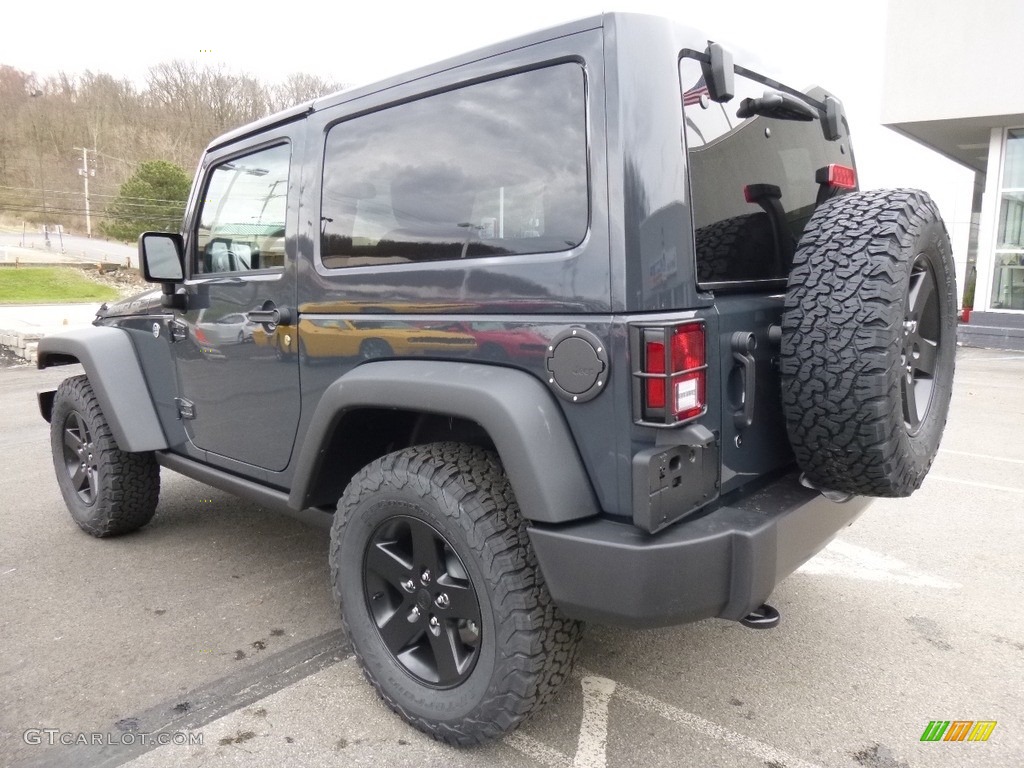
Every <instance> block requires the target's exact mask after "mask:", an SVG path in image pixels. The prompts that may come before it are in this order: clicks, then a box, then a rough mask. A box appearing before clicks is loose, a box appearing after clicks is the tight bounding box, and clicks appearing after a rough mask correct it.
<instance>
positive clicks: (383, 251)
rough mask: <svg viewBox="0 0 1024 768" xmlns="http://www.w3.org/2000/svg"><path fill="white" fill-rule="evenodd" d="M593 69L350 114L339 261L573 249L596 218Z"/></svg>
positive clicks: (561, 69) (327, 246)
mask: <svg viewBox="0 0 1024 768" xmlns="http://www.w3.org/2000/svg"><path fill="white" fill-rule="evenodd" d="M585 92H586V91H585V84H584V76H583V68H582V67H580V66H579V65H578V64H560V65H557V66H552V67H546V68H544V69H537V70H533V71H530V72H522V73H518V74H514V75H510V76H507V77H502V78H499V79H496V80H491V81H487V82H483V83H476V84H474V85H470V86H466V87H463V88H459V89H456V90H452V91H447V92H444V93H439V94H435V95H432V96H428V97H426V98H422V99H419V100H417V101H412V102H408V103H405V104H400V105H397V106H394V107H390V108H388V109H384V110H381V111H379V112H374V113H371V114H368V115H364V116H361V117H356V118H354V119H352V120H348V121H346V122H342V123H339V124H338V125H336V126H334V127H333V128H331V130H330V132H329V133H328V134H327V141H326V146H325V151H324V176H323V198H322V216H321V248H320V253H321V259H322V261H323V263H324V265H325V266H326V267H328V268H339V267H356V266H366V265H372V266H378V265H382V264H402V263H409V262H424V261H437V260H445V259H472V258H480V257H485V256H502V255H511V254H526V253H547V252H552V251H565V250H569V249H571V248H574V247H576V246H577V245H579V244H580V243H581V242H582V241H583V238H584V236H585V234H586V231H587V225H588V213H589V212H588V201H587V139H586V113H585V106H584V104H585Z"/></svg>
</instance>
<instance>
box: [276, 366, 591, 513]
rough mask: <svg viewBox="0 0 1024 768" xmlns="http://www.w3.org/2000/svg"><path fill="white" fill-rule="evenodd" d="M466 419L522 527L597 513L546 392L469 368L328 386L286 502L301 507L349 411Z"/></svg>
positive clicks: (411, 370) (516, 373)
mask: <svg viewBox="0 0 1024 768" xmlns="http://www.w3.org/2000/svg"><path fill="white" fill-rule="evenodd" d="M395 407H401V408H402V409H403V410H413V411H420V412H423V413H431V414H436V415H441V416H453V417H458V418H463V419H469V420H472V421H474V422H476V423H477V424H479V425H480V426H481V427H483V429H484V430H486V431H487V434H488V435H489V436H490V438H491V440H493V441H494V445H495V447H496V448H497V451H498V455H499V456H500V458H501V461H502V464H504V466H505V471H506V472H507V473H508V477H509V481H510V482H511V483H512V489H513V491H515V494H516V499H517V500H518V502H519V508H520V510H521V512H522V514H523V517H525V518H526V519H528V520H533V521H536V522H544V523H561V522H567V521H569V520H579V519H581V518H584V517H591V516H593V515H596V514H598V512H599V511H600V507H599V505H598V502H597V497H596V495H595V494H594V489H593V487H592V486H591V484H590V480H589V478H588V477H587V472H586V470H585V469H584V466H583V461H582V459H581V458H580V455H579V452H578V451H577V449H576V444H575V442H574V441H573V439H572V435H571V433H570V431H569V426H568V425H567V424H566V422H565V418H564V416H563V415H562V412H561V410H560V408H559V406H558V404H557V403H556V402H555V399H554V398H553V397H552V395H551V393H550V392H549V391H548V390H547V389H546V388H545V387H544V385H543V384H542V383H541V382H540V381H538V380H537V379H536V378H535V377H533V376H531V375H530V374H528V373H525V372H523V371H520V370H516V369H513V368H503V367H498V366H490V365H479V364H473V363H457V362H440V361H414V360H382V361H379V362H373V363H367V364H364V365H361V366H358V367H357V368H354V369H353V370H351V371H349V372H348V373H346V374H345V375H343V376H342V377H341V378H339V379H338V380H337V381H335V382H334V383H333V384H331V385H330V386H329V387H328V388H327V389H326V391H325V392H324V394H323V396H322V397H321V398H320V402H319V403H318V404H317V406H316V410H315V412H314V414H313V417H312V419H311V420H310V426H309V430H308V431H307V433H306V435H305V438H304V439H303V442H302V448H301V451H300V453H299V457H298V461H297V462H296V469H295V476H294V481H293V484H292V489H291V493H290V494H289V499H288V503H289V506H291V507H292V508H293V509H302V508H304V507H306V506H307V504H308V502H309V499H310V493H311V489H312V487H313V485H314V480H315V478H316V477H317V475H318V473H319V472H322V471H330V469H329V468H327V467H324V466H322V461H323V458H324V455H325V446H326V445H327V444H328V443H329V441H330V439H331V437H332V435H333V433H334V431H335V428H336V427H337V425H338V423H339V422H340V421H341V419H342V418H343V417H344V415H345V414H346V413H347V412H351V411H353V410H358V409H359V408H395Z"/></svg>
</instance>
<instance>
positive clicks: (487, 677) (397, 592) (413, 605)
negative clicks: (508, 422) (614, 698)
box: [331, 443, 580, 745]
mask: <svg viewBox="0 0 1024 768" xmlns="http://www.w3.org/2000/svg"><path fill="white" fill-rule="evenodd" d="M331 574H332V579H333V583H334V592H335V596H336V597H337V599H338V601H339V603H340V606H341V612H342V620H343V623H344V624H345V627H346V630H347V632H348V634H349V637H350V638H351V640H352V644H353V647H354V648H355V652H356V655H357V657H358V659H359V662H360V664H361V665H362V667H363V671H364V673H365V675H366V677H367V679H368V680H369V681H370V682H371V683H372V684H373V686H374V687H375V688H376V689H377V692H378V693H379V694H380V696H381V698H382V699H383V700H384V702H385V703H386V704H387V705H388V706H389V707H391V709H393V710H394V711H395V712H397V713H398V714H399V715H400V716H401V717H402V718H404V719H405V720H406V721H407V722H408V723H410V724H412V725H413V726H415V727H416V728H419V729H420V730H422V731H424V732H426V733H428V734H430V735H432V736H434V737H435V738H437V739H440V740H443V741H446V742H448V743H451V744H458V745H469V744H477V743H481V742H483V741H487V740H489V739H494V738H498V737H499V736H501V735H502V734H504V733H506V732H508V731H510V730H512V729H513V728H515V727H517V726H518V725H519V724H520V723H521V722H522V721H523V720H525V719H526V718H527V717H528V716H529V715H530V714H531V713H532V712H533V711H535V710H536V709H538V708H539V707H541V706H542V705H543V704H544V703H545V702H546V701H547V700H548V699H550V698H551V696H553V695H554V693H555V692H556V691H557V690H558V688H559V687H560V686H561V684H562V682H563V681H564V680H565V678H566V677H567V676H568V674H569V671H570V669H571V667H572V662H573V659H574V657H575V653H576V647H577V644H578V641H579V637H580V625H579V624H578V623H577V622H575V621H570V620H568V619H566V618H564V617H562V616H561V615H560V614H559V612H558V611H557V609H556V608H555V606H554V605H553V604H552V602H551V597H550V595H549V594H548V591H547V588H546V586H545V585H544V581H543V578H542V576H541V574H540V571H539V570H538V568H537V564H536V560H535V558H534V556H533V552H532V550H531V548H530V544H529V539H528V536H527V533H526V525H525V522H524V521H523V519H522V517H521V516H520V515H519V510H518V507H517V505H516V503H515V499H514V497H513V495H512V492H511V488H510V486H509V484H508V480H507V478H506V477H505V474H504V472H503V470H502V468H501V465H500V464H499V463H498V460H497V457H496V456H495V455H494V454H493V453H490V452H488V451H485V450H483V449H481V448H477V447H473V446H467V445H463V444H460V443H434V444H431V445H422V446H416V447H413V448H408V449H406V450H403V451H399V452H397V453H392V454H389V455H388V456H384V457H383V458H381V459H378V460H377V461H374V462H373V463H371V464H370V465H369V466H367V467H366V468H364V469H363V470H362V471H361V472H360V473H359V474H358V475H357V476H356V477H355V478H354V479H353V480H352V482H351V483H350V485H349V487H348V488H347V489H346V491H345V495H344V496H343V497H342V499H341V501H340V502H339V504H338V514H337V515H336V517H335V522H334V527H333V529H332V532H331Z"/></svg>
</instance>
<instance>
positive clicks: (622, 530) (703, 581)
mask: <svg viewBox="0 0 1024 768" xmlns="http://www.w3.org/2000/svg"><path fill="white" fill-rule="evenodd" d="M869 503H870V499H867V498H863V497H856V496H855V497H853V498H852V499H850V500H849V501H847V502H845V503H842V504H836V503H834V502H831V501H828V500H827V499H826V498H825V497H824V496H822V495H821V494H820V493H818V492H817V491H813V490H810V489H808V488H804V487H803V486H802V485H800V483H799V481H798V474H797V473H792V474H789V475H786V476H785V477H783V478H782V479H780V480H777V481H775V482H773V483H772V484H770V485H768V486H766V487H765V488H763V489H761V490H760V491H758V492H757V493H754V494H751V495H750V496H747V497H745V498H743V499H742V500H739V501H737V502H734V503H733V504H731V505H726V506H722V507H720V508H719V509H717V510H715V511H714V512H712V513H710V514H708V515H705V516H703V517H701V518H698V519H696V520H689V521H684V522H681V523H678V524H676V525H673V526H671V527H669V528H668V529H666V530H665V531H663V532H661V533H658V534H655V535H650V534H647V533H644V532H643V531H641V530H639V529H638V528H636V527H635V526H633V525H629V524H626V523H616V522H612V521H609V520H601V519H590V520H583V521H580V522H576V523H568V524H564V525H559V526H544V525H533V526H531V527H530V529H529V531H530V539H531V541H532V543H533V547H534V550H535V551H536V553H537V559H538V562H539V564H540V568H541V572H542V573H543V574H544V578H545V580H546V581H547V584H548V588H549V589H550V591H551V594H552V597H553V598H554V600H555V602H556V603H557V604H558V606H559V607H560V608H561V609H562V611H563V612H564V613H565V614H566V615H568V616H571V617H573V618H577V619H582V620H585V621H593V622H597V623H602V624H624V625H628V626H634V627H641V626H664V625H669V624H682V623H685V622H689V621H697V620H699V619H706V618H712V617H716V616H717V617H720V618H723V619H741V618H743V617H744V616H746V615H747V614H748V613H750V612H751V611H752V610H753V609H755V608H757V607H758V606H760V605H761V604H762V603H764V602H765V601H766V600H767V599H768V596H769V595H770V594H771V592H772V590H773V589H774V588H775V585H776V584H778V583H779V582H780V581H782V579H784V578H785V577H786V576H788V575H789V574H791V573H792V572H793V571H795V570H796V569H797V568H799V567H800V566H801V565H802V564H803V563H804V562H806V561H807V560H808V559H810V558H811V557H812V556H813V555H814V554H815V553H816V552H818V551H819V550H820V549H821V548H822V547H824V546H825V545H826V544H827V543H828V542H829V541H830V540H831V539H832V538H833V537H834V536H835V535H836V533H838V532H839V531H840V530H842V529H843V528H844V527H846V526H847V525H849V524H850V523H852V522H853V521H854V520H855V519H856V518H857V517H858V516H859V515H860V514H861V512H863V511H864V509H865V508H866V507H867V505H868V504H869Z"/></svg>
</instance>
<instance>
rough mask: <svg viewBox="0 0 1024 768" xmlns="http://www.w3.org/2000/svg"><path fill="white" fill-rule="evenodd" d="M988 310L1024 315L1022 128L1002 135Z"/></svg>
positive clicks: (1023, 145)
mask: <svg viewBox="0 0 1024 768" xmlns="http://www.w3.org/2000/svg"><path fill="white" fill-rule="evenodd" d="M1001 187H1002V188H1001V190H1000V204H999V219H998V227H999V229H998V233H997V237H996V249H995V260H994V270H993V275H992V301H991V306H992V309H1010V310H1021V311H1024V128H1015V129H1011V130H1009V131H1007V132H1006V144H1005V149H1004V152H1003V174H1002V184H1001Z"/></svg>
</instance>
